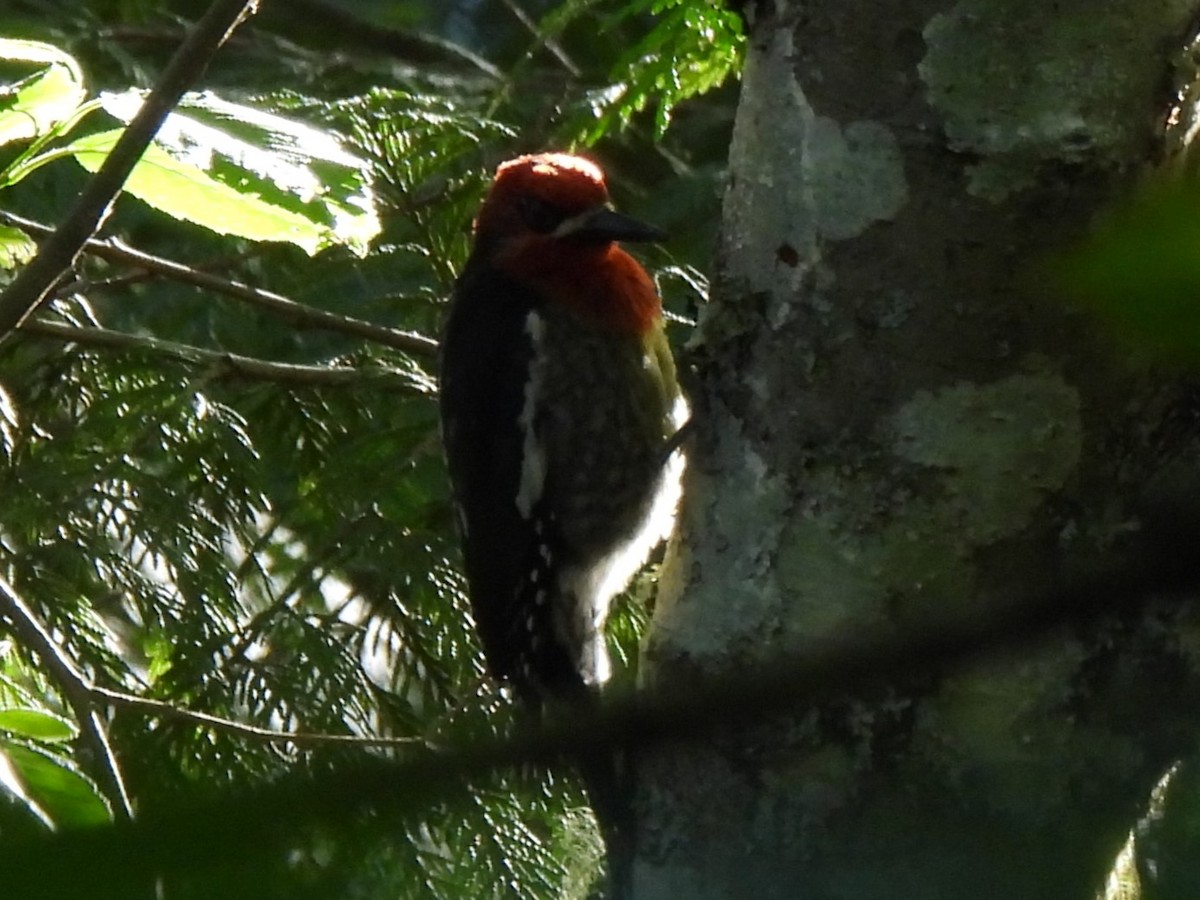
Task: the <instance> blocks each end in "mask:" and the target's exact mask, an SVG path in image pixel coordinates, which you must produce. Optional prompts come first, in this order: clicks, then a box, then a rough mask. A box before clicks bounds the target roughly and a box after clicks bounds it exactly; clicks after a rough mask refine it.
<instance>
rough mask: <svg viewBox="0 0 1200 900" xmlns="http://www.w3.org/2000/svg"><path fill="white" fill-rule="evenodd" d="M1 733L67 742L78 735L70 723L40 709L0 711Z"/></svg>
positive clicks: (39, 739)
mask: <svg viewBox="0 0 1200 900" xmlns="http://www.w3.org/2000/svg"><path fill="white" fill-rule="evenodd" d="M0 731H7V732H9V733H10V734H16V735H20V736H22V737H26V738H30V739H32V740H36V741H67V740H70V739H71V738H73V737H75V735H76V730H75V726H74V725H72V724H71V723H70V722H69V721H67V720H66V719H64V718H62V717H61V716H56V715H53V714H51V713H48V712H43V711H42V710H38V709H0Z"/></svg>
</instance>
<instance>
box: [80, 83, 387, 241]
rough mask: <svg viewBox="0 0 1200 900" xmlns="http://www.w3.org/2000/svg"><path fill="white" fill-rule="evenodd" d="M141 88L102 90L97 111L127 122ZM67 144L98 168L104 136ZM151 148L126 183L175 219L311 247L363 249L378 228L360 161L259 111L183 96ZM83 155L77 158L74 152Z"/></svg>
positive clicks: (323, 136) (311, 131)
mask: <svg viewBox="0 0 1200 900" xmlns="http://www.w3.org/2000/svg"><path fill="white" fill-rule="evenodd" d="M142 99H143V94H142V92H140V91H126V92H124V93H122V94H102V95H101V97H100V102H101V104H102V105H103V107H104V109H105V110H106V111H107V112H108V113H109V114H111V115H113V116H114V117H116V118H117V119H120V120H121V121H123V122H126V123H128V122H129V121H131V120H132V118H133V117H134V115H136V114H137V111H138V109H139V108H140V106H141V103H142ZM98 137H99V136H92V139H91V141H92V142H91V143H87V140H88V139H85V141H84V142H76V144H74V145H72V148H73V149H75V152H76V158H78V159H79V161H80V163H81V165H83V166H84V167H85V168H88V169H89V170H91V171H95V167H98V166H99V164H100V162H101V161H102V160H103V155H100V151H101V150H103V152H104V153H105V154H106V153H107V150H108V149H110V148H111V143H112V142H111V140H109V139H107V138H104V139H103V140H102V142H101V143H100V144H99V145H98V144H97V143H96V139H97V138H98ZM154 148H155V149H154V150H151V151H148V152H147V154H146V155H145V156H144V157H143V158H142V161H141V162H140V163H139V166H138V167H139V168H142V169H144V171H142V172H137V171H135V173H134V175H133V176H132V177H131V178H130V181H129V183H128V184H127V185H126V189H127V190H128V191H129V192H130V193H132V194H135V195H136V196H138V197H139V198H140V199H142V200H144V201H145V202H147V203H149V204H151V205H152V206H154V207H156V208H157V209H161V210H163V211H164V212H167V213H169V214H171V215H174V216H176V217H178V218H182V219H186V220H188V221H190V222H195V223H197V224H200V225H204V226H205V227H207V228H210V229H212V230H213V231H216V232H218V233H221V234H235V235H238V236H241V237H246V238H250V239H253V240H275V241H287V242H290V243H293V244H296V245H297V246H300V247H302V248H304V249H305V250H306V251H307V252H309V253H310V254H311V253H315V252H316V251H318V250H321V249H323V248H325V247H328V246H332V245H335V244H340V245H344V246H346V247H349V248H350V249H351V250H352V251H354V252H355V253H358V254H359V255H362V254H364V253H365V252H366V250H367V245H368V243H369V242H370V240H371V238H373V237H374V236H375V235H376V234H377V233H378V231H379V218H378V215H377V214H376V211H375V205H374V198H373V196H372V193H371V190H370V187H369V184H368V181H367V175H366V170H365V167H366V164H365V162H364V161H362V160H360V159H359V158H357V157H355V156H353V155H351V154H350V153H347V152H346V151H345V150H344V149H342V147H341V146H340V145H339V144H338V142H337V141H336V140H335V139H334V137H333V136H332V135H330V134H328V133H327V132H323V131H320V130H318V129H316V128H313V127H311V126H308V125H305V124H302V123H300V122H296V121H293V120H291V119H285V118H283V117H281V116H277V115H274V114H272V113H269V112H266V111H264V110H260V109H255V108H253V107H249V106H243V105H239V104H235V103H230V102H228V101H226V100H222V99H221V98H219V97H216V96H214V95H213V94H209V93H206V94H193V95H189V96H188V97H186V98H185V99H184V101H183V102H182V103H181V104H180V108H179V110H177V111H175V112H173V113H172V114H171V115H170V116H168V117H167V120H166V121H165V122H164V123H163V126H162V128H160V129H159V132H158V134H157V135H156V136H155V139H154ZM80 153H82V154H83V157H82V158H81V157H80Z"/></svg>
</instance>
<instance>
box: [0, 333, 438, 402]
mask: <svg viewBox="0 0 1200 900" xmlns="http://www.w3.org/2000/svg"><path fill="white" fill-rule="evenodd" d="M18 330H19V331H20V332H21V333H22V334H32V335H37V336H38V337H47V338H52V339H54V340H59V341H71V342H73V343H76V344H82V345H84V346H88V347H102V348H105V349H109V350H126V351H128V350H135V351H142V352H148V353H153V354H156V355H158V356H163V357H166V358H167V359H172V360H175V361H177V362H183V363H187V364H188V365H193V366H204V367H206V368H207V369H208V371H207V372H206V375H207V376H208V377H210V378H213V379H218V380H220V379H245V380H253V381H273V382H277V383H279V384H285V385H289V386H291V387H361V386H362V385H365V384H370V385H372V386H378V387H383V388H392V389H396V390H402V391H406V392H413V393H421V394H427V393H432V392H433V390H434V386H433V382H432V381H431V380H429V379H427V378H422V377H421V376H419V375H417V374H414V373H412V372H404V371H401V370H399V369H385V368H382V367H379V368H357V367H353V366H304V365H298V364H296V363H282V362H272V361H270V360H265V359H255V358H254V357H251V356H241V355H239V354H236V353H224V352H221V351H219V350H205V349H203V348H201V347H193V346H191V345H190V344H178V343H175V342H174V341H164V340H163V339H161V338H156V337H149V336H145V335H137V334H128V333H126V332H123V331H113V330H111V329H108V328H83V327H80V326H77V325H63V324H61V323H58V322H46V321H43V320H41V319H36V320H34V321H27V322H25V323H24V324H23V325H21V327H20V328H19V329H18Z"/></svg>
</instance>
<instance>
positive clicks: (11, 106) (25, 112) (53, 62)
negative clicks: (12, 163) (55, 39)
mask: <svg viewBox="0 0 1200 900" xmlns="http://www.w3.org/2000/svg"><path fill="white" fill-rule="evenodd" d="M0 59H7V60H14V61H16V62H22V63H34V64H37V65H39V66H40V68H39V70H38V71H37V72H35V73H34V74H32V75H29V76H28V77H26V78H22V79H21V80H19V81H16V82H13V83H10V84H6V85H4V86H3V88H0V144H7V143H10V142H11V141H19V140H24V139H26V138H32V137H37V136H38V135H40V134H44V133H45V132H46V131H47V130H49V129H50V128H52V127H53V126H54V125H55V124H57V123H58V122H61V121H63V120H64V119H67V118H69V117H70V116H71V114H72V113H73V112H74V111H75V109H76V107H78V106H79V104H81V103H82V102H83V100H84V97H86V92H85V91H84V87H83V72H82V71H81V70H80V68H79V63H77V62H76V61H75V59H74V58H73V57H72V56H69V55H68V54H66V53H63V52H62V51H61V50H59V49H58V48H57V47H53V46H51V45H50V44H43V43H40V42H39V41H18V40H12V39H8V38H0Z"/></svg>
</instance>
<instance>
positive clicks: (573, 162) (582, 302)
mask: <svg viewBox="0 0 1200 900" xmlns="http://www.w3.org/2000/svg"><path fill="white" fill-rule="evenodd" d="M665 237H666V235H665V234H664V233H663V232H662V231H660V230H659V229H657V228H654V227H653V226H651V225H647V224H645V223H644V222H639V221H638V220H637V219H633V218H631V217H629V216H624V215H621V214H620V213H617V212H614V211H613V209H612V208H611V207H610V205H609V201H608V188H607V186H606V185H605V183H604V173H603V172H602V171H601V170H600V167H599V166H597V165H596V164H595V163H593V162H591V161H590V160H587V159H584V158H582V157H579V156H571V155H569V154H566V153H539V154H535V155H532V156H521V157H518V158H516V159H512V160H509V161H508V162H506V163H503V164H502V165H501V166H500V167H499V168H498V169H497V170H496V177H495V179H494V180H493V182H492V186H491V189H490V190H489V191H488V195H487V197H486V198H485V199H484V201H483V206H482V207H481V208H480V210H479V215H478V217H477V218H476V219H475V252H476V253H479V254H483V255H484V257H485V258H486V259H487V260H488V261H489V262H490V263H491V264H492V265H493V266H495V267H496V268H497V269H499V270H500V271H502V272H504V273H505V274H506V275H508V276H509V277H511V278H513V279H515V280H516V281H518V282H520V283H522V284H525V285H527V286H529V287H530V288H531V289H533V290H536V291H538V292H539V293H540V294H542V295H543V296H544V297H545V298H546V299H547V300H549V301H551V302H561V303H565V304H567V305H569V306H571V307H572V308H574V309H575V310H577V311H578V312H579V313H581V314H582V315H584V316H586V317H588V318H589V319H591V320H593V321H594V322H596V323H597V324H600V325H602V326H605V327H610V328H613V329H615V330H619V331H629V332H636V333H638V334H641V333H644V332H645V331H647V330H649V329H650V328H651V327H653V326H654V325H655V323H656V322H657V321H658V319H659V318H660V316H661V315H662V305H661V303H660V301H659V298H658V293H657V291H655V289H654V283H653V282H652V281H651V280H650V277H649V275H647V274H646V271H645V269H643V268H642V267H641V265H640V264H639V263H638V262H637V261H636V260H635V259H634V258H633V257H632V256H630V255H629V254H628V253H626V252H625V251H624V250H622V249H621V248H620V247H619V246H617V244H616V242H617V241H660V240H663V239H664V238H665Z"/></svg>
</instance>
